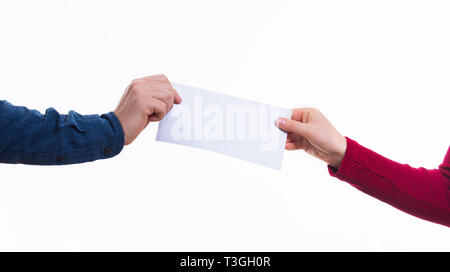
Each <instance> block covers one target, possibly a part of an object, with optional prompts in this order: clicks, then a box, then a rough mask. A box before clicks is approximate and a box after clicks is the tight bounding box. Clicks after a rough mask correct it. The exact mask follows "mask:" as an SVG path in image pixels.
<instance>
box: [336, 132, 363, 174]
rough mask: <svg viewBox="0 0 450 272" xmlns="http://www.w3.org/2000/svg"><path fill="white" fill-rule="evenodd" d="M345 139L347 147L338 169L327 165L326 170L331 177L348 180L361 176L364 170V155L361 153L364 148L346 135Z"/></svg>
mask: <svg viewBox="0 0 450 272" xmlns="http://www.w3.org/2000/svg"><path fill="white" fill-rule="evenodd" d="M345 139H346V140H347V149H346V150H345V155H344V158H343V159H342V163H341V165H340V167H339V169H336V168H335V167H333V166H331V165H328V172H329V173H330V175H331V176H332V177H336V178H338V179H341V180H345V181H349V180H353V179H354V178H355V177H358V176H361V174H362V173H363V172H364V171H365V170H364V169H365V167H364V156H363V154H362V153H363V152H364V148H362V146H360V145H359V144H358V143H357V142H356V141H354V140H352V139H350V138H348V137H345Z"/></svg>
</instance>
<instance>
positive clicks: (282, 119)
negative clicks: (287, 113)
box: [277, 118, 286, 126]
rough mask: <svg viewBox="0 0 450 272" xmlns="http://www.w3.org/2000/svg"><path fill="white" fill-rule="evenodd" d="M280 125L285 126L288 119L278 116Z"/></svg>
mask: <svg viewBox="0 0 450 272" xmlns="http://www.w3.org/2000/svg"><path fill="white" fill-rule="evenodd" d="M277 123H278V126H284V125H285V124H286V120H284V118H278V121H277Z"/></svg>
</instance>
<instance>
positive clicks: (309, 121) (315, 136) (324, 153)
mask: <svg viewBox="0 0 450 272" xmlns="http://www.w3.org/2000/svg"><path fill="white" fill-rule="evenodd" d="M277 126H278V127H279V128H280V129H282V130H284V131H286V132H287V133H288V135H287V142H286V149H287V150H296V149H303V150H305V151H306V152H308V153H309V154H311V155H313V156H314V157H317V158H319V159H321V160H323V161H325V162H326V163H328V164H330V165H331V166H333V167H335V168H339V166H340V165H341V162H342V159H343V158H344V155H345V150H346V149H347V140H346V139H345V137H344V136H342V135H341V134H340V133H339V132H338V131H337V130H336V129H335V128H334V127H333V125H332V124H331V123H330V121H328V120H327V118H326V117H325V116H324V115H323V114H322V113H321V112H320V111H318V110H316V109H312V108H304V109H294V111H293V113H292V117H291V119H286V118H279V119H278V120H277Z"/></svg>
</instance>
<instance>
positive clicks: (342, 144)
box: [328, 135, 347, 169]
mask: <svg viewBox="0 0 450 272" xmlns="http://www.w3.org/2000/svg"><path fill="white" fill-rule="evenodd" d="M339 136H340V137H339V140H338V143H337V145H336V152H335V154H334V156H333V157H332V159H331V160H330V162H328V163H329V164H330V165H331V166H333V167H334V168H336V169H339V167H340V166H341V163H342V160H343V159H344V157H345V151H346V150H347V139H346V138H345V137H344V136H342V135H339Z"/></svg>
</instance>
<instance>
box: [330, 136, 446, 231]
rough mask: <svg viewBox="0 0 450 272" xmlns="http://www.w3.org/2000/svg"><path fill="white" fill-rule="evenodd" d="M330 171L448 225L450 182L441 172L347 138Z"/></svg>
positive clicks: (393, 203)
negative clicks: (338, 162) (337, 162)
mask: <svg viewBox="0 0 450 272" xmlns="http://www.w3.org/2000/svg"><path fill="white" fill-rule="evenodd" d="M329 171H330V174H331V175H332V176H334V177H337V178H339V179H341V180H344V181H346V182H348V183H350V184H351V185H353V186H354V187H356V188H357V189H359V190H361V191H363V192H365V193H367V194H369V195H371V196H373V197H375V198H377V199H379V200H381V201H384V202H386V203H388V204H390V205H392V206H394V207H396V208H398V209H400V210H402V211H404V212H407V213H409V214H412V215H415V216H417V217H420V218H422V219H425V220H429V221H433V222H436V223H440V224H443V225H446V226H450V201H449V193H450V192H449V187H448V186H449V185H450V183H449V178H448V177H446V176H445V175H444V174H443V173H442V171H439V170H437V169H434V170H427V169H424V168H413V167H411V166H409V165H406V164H400V163H397V162H394V161H392V160H389V159H387V158H385V157H383V156H381V155H379V154H377V153H375V152H373V151H371V150H369V149H367V148H365V147H363V146H361V145H359V144H358V143H356V142H355V141H353V140H351V139H348V138H347V150H346V153H345V156H344V159H343V161H342V164H341V166H340V168H339V169H338V170H337V169H334V168H332V167H329Z"/></svg>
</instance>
